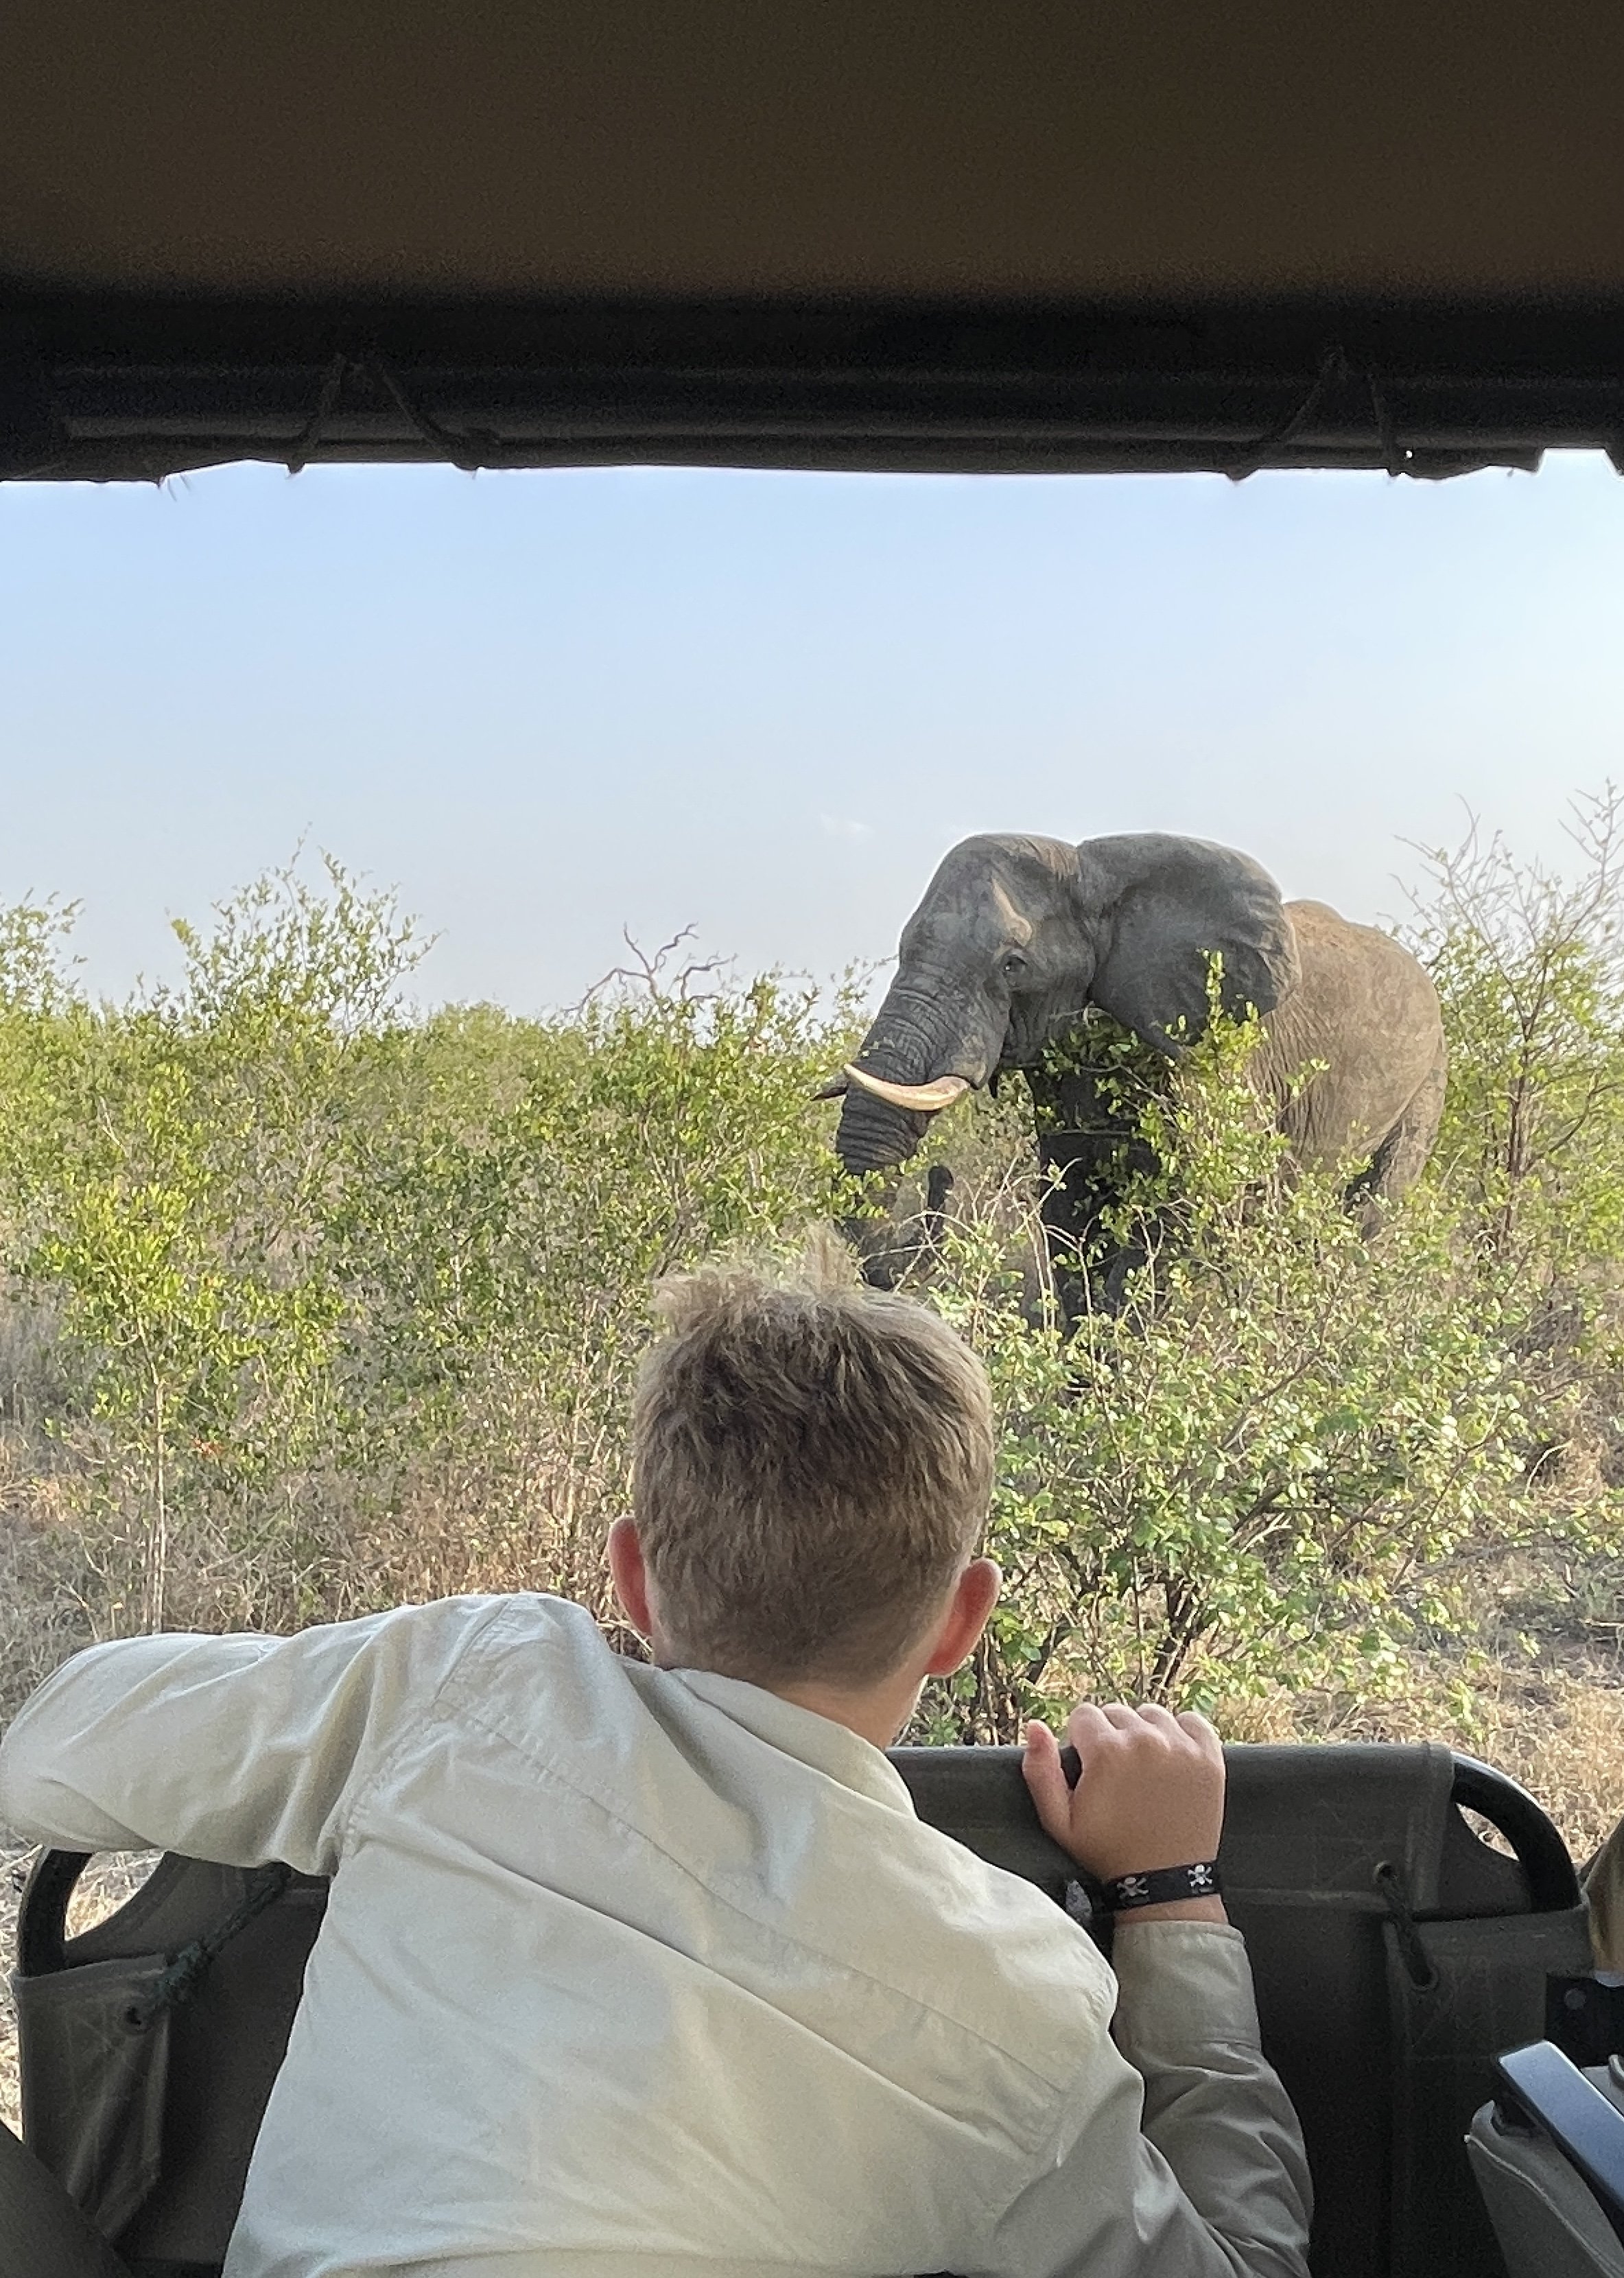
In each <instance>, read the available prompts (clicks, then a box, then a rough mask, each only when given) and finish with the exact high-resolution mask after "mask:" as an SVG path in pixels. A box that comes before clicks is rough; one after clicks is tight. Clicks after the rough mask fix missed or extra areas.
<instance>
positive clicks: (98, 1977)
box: [16, 1746, 1590, 2278]
mask: <svg viewBox="0 0 1624 2278" xmlns="http://www.w3.org/2000/svg"><path fill="white" fill-rule="evenodd" d="M1227 1754H1228V1761H1229V1767H1230V1804H1229V1811H1228V1816H1227V1821H1226V1825H1225V1831H1224V1848H1223V1852H1222V1854H1221V1863H1222V1867H1223V1871H1224V1877H1225V1882H1226V1886H1227V1891H1228V1895H1229V1904H1230V1907H1231V1914H1232V1915H1233V1917H1234V1919H1235V1921H1236V1922H1237V1923H1239V1926H1240V1928H1241V1929H1242V1930H1244V1931H1245V1933H1246V1936H1247V1943H1248V1946H1249V1948H1250V1952H1251V1955H1252V1962H1253V1970H1254V1977H1255V1980H1256V1984H1257V1992H1258V2007H1259V2012H1260V2014H1261V2016H1262V2025H1263V2036H1264V2044H1265V2046H1266V2048H1267V2049H1268V2051H1269V2055H1270V2056H1271V2058H1272V2060H1274V2062H1275V2063H1276V2064H1277V2066H1278V2068H1279V2069H1280V2072H1281V2074H1282V2076H1283V2077H1284V2079H1285V2085H1286V2087H1287V2089H1288V2091H1290V2093H1291V2095H1292V2098H1293V2101H1294V2102H1295V2103H1296V2106H1297V2108H1298V2110H1299V2112H1300V2114H1301V2118H1302V2121H1303V2128H1304V2132H1305V2135H1306V2137H1307V2138H1308V2150H1309V2158H1310V2162H1311V2165H1312V2167H1313V2169H1314V2175H1315V2196H1316V2215H1315V2234H1314V2245H1313V2255H1312V2262H1313V2268H1314V2270H1315V2278H1483V2274H1484V2272H1485V2271H1490V2272H1492V2271H1493V2270H1494V2269H1495V2267H1496V2261H1495V2247H1494V2244H1493V2237H1492V2234H1491V2228H1490V2226H1489V2222H1488V2220H1487V2217H1486V2215H1485V2213H1484V2212H1483V2205H1482V2202H1481V2200H1480V2198H1479V2197H1478V2194H1477V2192H1476V2190H1475V2188H1474V2186H1473V2183H1472V2180H1471V2175H1470V2171H1469V2169H1468V2165H1467V2160H1466V2152H1465V2146H1464V2138H1465V2136H1466V2132H1467V2129H1468V2124H1469V2122H1470V2120H1471V2116H1472V2114H1473V2113H1474V2111H1475V2109H1476V2107H1477V2106H1479V2105H1480V2104H1482V2103H1483V2100H1484V2098H1485V2097H1486V2096H1487V2095H1488V2094H1489V2093H1490V2091H1491V2063H1492V2059H1493V2057H1494V2056H1495V2055H1496V2054H1497V2053H1498V2052H1499V2051H1501V2050H1503V2049H1506V2048H1508V2047H1511V2046H1513V2045H1516V2044H1518V2043H1520V2042H1523V2041H1527V2040H1530V2039H1533V2038H1536V2037H1539V2036H1540V2035H1541V2034H1543V2033H1544V2032H1545V2030H1547V2009H1548V2004H1549V2001H1550V1999H1551V1988H1552V1984H1554V1985H1555V1986H1556V1987H1557V1988H1558V1989H1560V1988H1561V1987H1563V1986H1565V1985H1566V1984H1569V1983H1570V1982H1577V1981H1579V1980H1580V1979H1582V1976H1583V1975H1584V1973H1586V1972H1588V1969H1589V1968H1590V1954H1589V1947H1588V1942H1587V1938H1586V1931H1585V1926H1584V1916H1583V1914H1582V1909H1581V1907H1580V1905H1579V1900H1578V1889H1577V1884H1576V1880H1575V1877H1574V1871H1573V1867H1572V1864H1571V1861H1569V1859H1568V1857H1567V1851H1566V1849H1565V1848H1564V1846H1562V1843H1561V1840H1560V1838H1559V1836H1558V1835H1557V1834H1556V1831H1555V1830H1554V1829H1552V1827H1551V1825H1550V1823H1549V1821H1547V1820H1546V1819H1545V1818H1544V1815H1543V1814H1542V1813H1540V1812H1539V1810H1538V1809H1537V1807H1536V1806H1535V1805H1533V1804H1532V1803H1531V1802H1530V1800H1529V1799H1528V1798H1527V1797H1526V1796H1524V1795H1523V1794H1522V1793H1521V1790H1519V1789H1517V1788H1515V1787H1514V1786H1513V1785H1512V1784H1511V1783H1510V1782H1509V1781H1504V1780H1502V1779H1500V1778H1499V1777H1498V1775H1496V1774H1493V1773H1491V1772H1487V1771H1485V1770H1483V1768H1482V1767H1473V1766H1471V1765H1469V1764H1468V1763H1466V1762H1464V1760H1459V1759H1452V1758H1451V1756H1450V1755H1449V1754H1448V1752H1447V1751H1446V1750H1444V1749H1440V1748H1428V1747H1376V1746H1369V1747H1238V1748H1231V1750H1229V1751H1228V1752H1227ZM893 1760H894V1761H895V1762H896V1765H897V1768H898V1770H900V1771H901V1772H902V1775H903V1778H904V1779H905V1780H906V1781H907V1782H908V1785H909V1786H910V1788H911V1791H912V1793H913V1796H914V1800H915V1803H916V1806H917V1808H918V1809H919V1814H920V1816H921V1817H922V1818H924V1819H926V1820H927V1821H929V1822H931V1823H933V1824H934V1825H937V1826H940V1827H942V1829H943V1830H944V1831H947V1832H948V1833H949V1834H952V1835H954V1836H956V1837H957V1838H959V1839H960V1840H961V1841H963V1842H964V1843H965V1844H966V1845H967V1846H969V1847H970V1848H971V1849H972V1850H973V1851H976V1852H979V1853H980V1854H981V1855H982V1856H984V1857H986V1858H987V1859H989V1860H991V1861H993V1862H994V1863H995V1864H997V1865H999V1866H1002V1867H1004V1868H1006V1869H1009V1870H1010V1871H1011V1872H1014V1873H1016V1874H1019V1875H1023V1876H1025V1877H1027V1878H1028V1879H1029V1880H1031V1881H1033V1883H1035V1884H1038V1885H1039V1886H1040V1887H1041V1888H1042V1889H1044V1890H1046V1891H1048V1893H1049V1894H1050V1895H1051V1896H1052V1897H1053V1898H1054V1899H1055V1900H1056V1901H1057V1902H1058V1903H1061V1904H1064V1905H1067V1906H1069V1907H1071V1910H1072V1911H1073V1912H1074V1913H1086V1898H1085V1896H1084V1894H1083V1892H1082V1891H1081V1889H1080V1887H1079V1883H1078V1879H1077V1872H1076V1869H1075V1868H1074V1867H1073V1866H1072V1864H1071V1861H1069V1860H1068V1859H1067V1858H1066V1857H1065V1855H1064V1854H1063V1853H1062V1852H1060V1851H1059V1850H1057V1849H1056V1846H1054V1845H1053V1844H1051V1843H1050V1842H1049V1841H1048V1838H1047V1837H1046V1836H1045V1835H1044V1834H1043V1832H1042V1830H1041V1828H1040V1826H1039V1824H1038V1822H1037V1819H1036V1816H1035V1814H1034V1813H1033V1808H1032V1805H1031V1801H1030V1799H1029V1798H1028V1796H1027V1794H1026V1791H1025V1783H1024V1782H1023V1780H1022V1778H1021V1775H1020V1768H1019V1751H1018V1750H1016V1749H1013V1748H963V1749H960V1748H940V1749H934V1748H917V1749H909V1748H904V1749H898V1750H896V1751H895V1752H894V1759H893ZM1463 1802H1470V1803H1472V1804H1473V1805H1474V1806H1475V1808H1480V1809H1483V1810H1485V1811H1487V1812H1488V1813H1489V1814H1490V1816H1492V1817H1493V1818H1495V1820H1496V1821H1497V1823H1498V1824H1499V1825H1501V1826H1502V1827H1504V1828H1505V1829H1506V1832H1507V1834H1508V1835H1509V1836H1510V1837H1511V1838H1512V1839H1513V1841H1514V1842H1515V1844H1516V1846H1517V1848H1518V1851H1519V1854H1521V1855H1520V1858H1512V1857H1508V1856H1506V1855H1505V1854H1502V1853H1500V1852H1498V1851H1494V1850H1491V1849H1490V1848H1489V1847H1488V1846H1486V1845H1485V1844H1484V1843H1483V1842H1482V1841H1480V1840H1479V1838H1477V1836H1476V1835H1475V1834H1474V1833H1473V1832H1472V1831H1471V1830H1470V1828H1468V1825H1467V1823H1466V1822H1465V1820H1464V1819H1463V1818H1462V1817H1461V1814H1460V1808H1458V1806H1459V1805H1460V1803H1463ZM55 1855H56V1854H53V1856H55ZM80 1863H82V1862H80V1861H76V1860H72V1859H69V1858H66V1857H60V1858H59V1860H58V1863H57V1864H56V1865H54V1866H53V1865H52V1863H51V1860H50V1859H49V1858H48V1860H47V1861H42V1864H41V1866H40V1867H39V1868H38V1869H36V1870H35V1877H34V1882H33V1883H32V1884H31V1885H30V1891H29V1892H28V1893H27V1895H26V1897H25V1902H24V1908H23V1915H22V1918H21V1924H20V1936H21V1948H22V1951H21V1954H20V1961H21V1968H20V1970H19V1977H18V1979H17V1981H16V1984H17V1992H18V2000H19V2042H20V2052H21V2057H22V2068H23V2093H24V2122H25V2135H26V2137H27V2140H28V2142H29V2144H31V2145H32V2146H33V2147H34V2149H35V2150H36V2151H37V2152H39V2154H40V2155H41V2157H42V2158H43V2159H44V2160H46V2162H47V2164H48V2165H49V2166H50V2167H51V2168H52V2170H53V2172H54V2173H56V2174H57V2175H61V2176H62V2177H63V2178H64V2179H65V2181H66V2182H68V2184H69V2186H70V2188H71V2189H72V2190H73V2193H74V2196H75V2197H76V2198H78V2199H79V2201H80V2204H81V2205H84V2206H86V2207H87V2208H88V2209H91V2210H93V2211H94V2212H95V2213H96V2214H97V2216H98V2218H99V2221H100V2223H101V2226H102V2228H103V2229H104V2230H105V2232H106V2234H107V2236H109V2237H110V2238H111V2240H112V2241H113V2243H114V2244H116V2245H117V2246H118V2248H119V2250H120V2251H121V2252H123V2253H124V2254H125V2255H126V2256H127V2257H128V2259H130V2260H131V2262H132V2263H133V2265H134V2266H136V2267H137V2268H140V2267H141V2266H142V2265H149V2266H153V2265H158V2264H169V2265H181V2266H187V2265H190V2266H192V2267H198V2268H204V2269H206V2268H208V2267H211V2266H213V2265H216V2264H217V2262H218V2260H219V2259H220V2257H221V2256H222V2254H223V2253H224V2251H225V2240H226V2238H227V2236H228V2235H229V2232H230V2228H231V2224H232V2221H233V2219H234V2215H235V2212H236V2207H237V2204H238V2200H239V2197H240V2190H241V2186H242V2179H243V2175H244V2173H245V2171H246V2167H247V2163H248V2153H249V2151H250V2149H251V2147H252V2143H253V2138H254V2135H255V2129H256V2128H257V2125H258V2121H259V2116H260V2114H261V2112H262V2111H263V2105H264V2101H265V2098H266V2096H267V2095H268V2094H269V2091H270V2087H271V2080H272V2079H273V2077H274V2075H275V2073H276V2070H277V2068H278V2064H279V2063H280V2061H281V2057H282V2053H283V2052H284V2050H285V2048H286V2041H287V2034H288V2030H289V2027H290V2025H291V2022H292V2019H293V2014H294V2008H295V2007H296V2006H297V2003H298V1999H299V1995H300V1991H301V1979H302V1971H303V1966H304V1961H305V1957H306V1956H307V1954H308V1953H309V1948H310V1945H311V1944H312V1942H313V1940H314V1938H315V1936H316V1930H317V1928H318V1926H319V1923H320V1918H321V1909H322V1907H323V1905H324V1897H325V1893H324V1886H322V1885H321V1884H316V1883H312V1882H309V1881H307V1880H304V1879H301V1878H299V1877H287V1878H286V1880H285V1881H284V1882H283V1883H282V1884H280V1885H279V1887H278V1888H277V1889H276V1890H275V1891H273V1892H271V1893H270V1894H269V1896H266V1895H265V1894H264V1890H263V1885H260V1886H257V1888H258V1895H259V1900H260V1903H259V1905H258V1907H257V1910H255V1909H254V1908H253V1907H252V1905H251V1901H252V1900H254V1899H255V1892H256V1886H255V1883H254V1878H253V1877H248V1876H244V1875H242V1874H240V1873H239V1872H238V1871H237V1870H235V1869H226V1868H220V1867H208V1866H202V1865H200V1864H198V1863H197V1862H195V1861H183V1860H179V1859H168V1860H165V1861H164V1863H163V1864H162V1866H160V1868H159V1869H157V1870H156V1873H155V1874H154V1876H153V1877H152V1878H151V1879H150V1880H149V1882H148V1883H147V1884H144V1885H143V1886H142V1888H141V1891H139V1892H137V1893H136V1895H135V1897H134V1898H133V1900H130V1902H129V1903H128V1904H127V1905H126V1906H125V1907H122V1908H121V1909H120V1910H119V1911H118V1913H117V1914H115V1915H112V1916H111V1917H110V1918H109V1919H108V1920H107V1921H106V1922H103V1923H99V1924H98V1925H97V1926H96V1927H95V1929H94V1930H90V1931H88V1932H87V1933H86V1934H85V1935H84V1936H83V1937H80V1938H74V1939H72V1940H70V1941H68V1942H67V1943H66V1945H63V1943H62V1940H61V1922H62V1918H63V1914H64V1910H65V1890H63V1889H61V1888H57V1887H56V1885H60V1884H64V1882H69V1883H71V1880H72V1875H73V1874H74V1873H76V1872H77V1869H78V1866H79V1865H80ZM264 1871H265V1870H262V1873H263V1872H264ZM274 1871H276V1872H278V1873H280V1872H282V1871H283V1870H274ZM53 1876H54V1877H55V1885H54V1884H53V1883H52V1879H51V1878H52V1877H53ZM231 1923H235V1924H236V1927H235V1929H234V1930H232V1932H231V1935H230V1936H229V1937H228V1938H225V1940H224V1941H223V1942H219V1943H218V1950H217V1952H216V1953H214V1955H213V1957H212V1959H211V1960H210V1961H209V1962H208V1964H207V1966H206V1967H205V1968H202V1969H201V1970H194V1973H193V1981H192V1983H191V1984H189V1986H188V1987H187V1998H185V1999H180V2000H178V2001H175V2002H172V2004H170V2005H169V2006H168V2007H166V2008H164V2009H161V2010H153V2009H152V1999H153V1992H154V1989H155V1988H156V1987H157V1986H158V1985H160V1984H163V1983H164V1980H165V1976H166V1973H167V1974H168V1976H170V1977H171V1978H172V1976H173V1974H174V1968H175V1962H176V1958H177V1957H178V1956H181V1955H183V1954H184V1953H186V1951H187V1949H188V1948H189V1947H193V1946H195V1945H197V1944H198V1942H199V1941H200V1940H202V1941H205V1942H206V1941H207V1940H208V1939H209V1938H210V1937H213V1938H216V1939H217V1940H218V1938H219V1932H220V1930H221V1927H222V1925H229V1924H231ZM1099 1931H1100V1935H1101V1937H1102V1943H1106V1944H1109V1929H1108V1926H1107V1925H1104V1924H1102V1925H1100V1926H1099ZM1556 1999H1557V2002H1558V2006H1559V1999H1560V1994H1559V1992H1558V1994H1557V1996H1556ZM132 2012H133V2013H135V2014H139V2015H148V2013H149V2012H150V2013H151V2014H150V2015H149V2022H147V2024H146V2025H145V2026H144V2027H141V2028H139V2029H137V2028H134V2027H132V2026H130V2025H128V2024H121V2022H120V2020H121V2019H122V2018H125V2017H126V2015H128V2014H130V2013H132Z"/></svg>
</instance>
